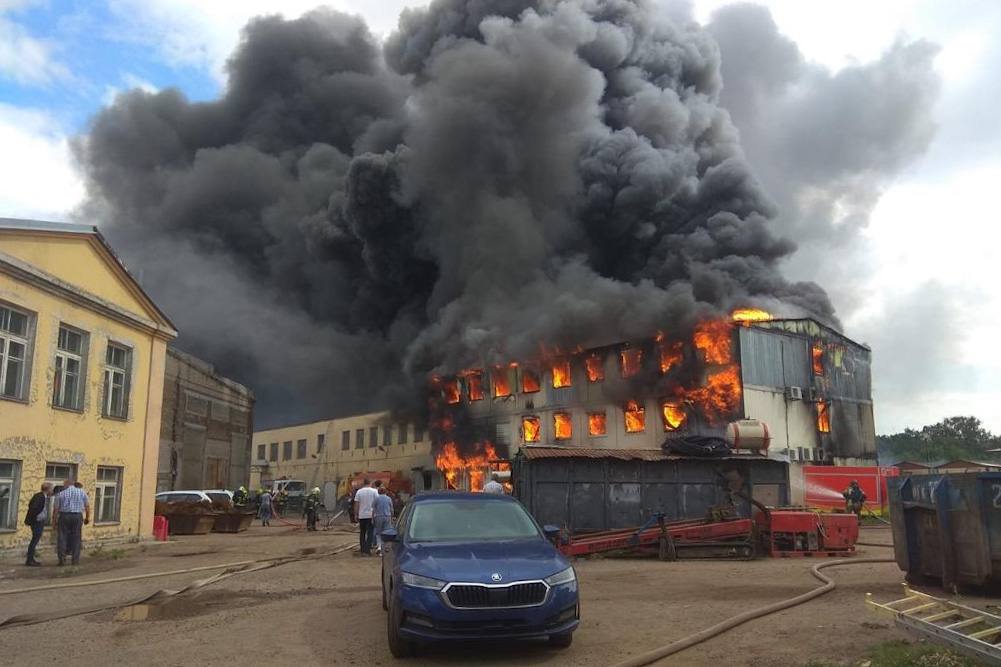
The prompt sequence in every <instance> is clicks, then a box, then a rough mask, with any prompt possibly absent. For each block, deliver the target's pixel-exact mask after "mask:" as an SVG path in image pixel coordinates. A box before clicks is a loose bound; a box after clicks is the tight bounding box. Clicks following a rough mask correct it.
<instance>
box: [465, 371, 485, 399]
mask: <svg viewBox="0 0 1001 667" xmlns="http://www.w3.org/2000/svg"><path fill="white" fill-rule="evenodd" d="M466 388H467V390H468V391H469V400H470V401H482V400H483V394H484V392H483V371H470V372H469V373H467V374H466Z"/></svg>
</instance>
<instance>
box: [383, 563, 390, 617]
mask: <svg viewBox="0 0 1001 667" xmlns="http://www.w3.org/2000/svg"><path fill="white" fill-rule="evenodd" d="M382 609H383V611H389V604H387V603H386V573H385V572H383V573H382Z"/></svg>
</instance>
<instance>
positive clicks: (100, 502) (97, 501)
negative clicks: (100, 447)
mask: <svg viewBox="0 0 1001 667" xmlns="http://www.w3.org/2000/svg"><path fill="white" fill-rule="evenodd" d="M102 471H103V472H106V471H114V473H115V479H114V481H109V480H106V479H101V472H102ZM124 472H125V469H124V468H122V467H119V466H97V471H96V472H95V476H94V525H97V526H101V525H104V526H107V525H111V524H116V523H121V521H122V486H123V484H122V481H123V480H122V478H123V477H124ZM107 488H113V489H114V490H115V496H114V499H113V500H112V502H113V503H114V506H113V508H112V512H113V515H114V516H113V518H111V519H102V518H101V515H102V510H103V509H104V501H105V500H106V497H105V494H106V492H104V493H102V490H104V489H107Z"/></svg>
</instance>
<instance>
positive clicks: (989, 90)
mask: <svg viewBox="0 0 1001 667" xmlns="http://www.w3.org/2000/svg"><path fill="white" fill-rule="evenodd" d="M665 1H666V0H665ZM316 4H317V3H316V2H315V1H307V2H302V1H300V0H286V1H284V2H278V1H277V0H270V1H269V0H244V1H242V2H230V1H225V0H216V1H214V2H210V3H206V2H198V1H195V0H88V1H73V0H0V148H2V153H0V217H33V218H43V219H56V220H66V219H74V214H75V212H76V210H77V207H78V206H79V204H80V202H81V201H82V199H83V198H84V195H85V190H84V186H83V184H82V182H81V178H80V175H79V172H78V170H77V168H76V167H75V165H74V163H73V159H72V156H71V151H70V149H69V142H70V140H71V139H72V138H73V137H75V136H78V135H81V134H86V132H87V131H88V121H89V119H90V118H91V117H92V116H93V115H94V114H95V113H96V112H97V111H98V110H99V109H101V108H102V107H103V106H105V105H107V104H108V103H109V102H111V101H112V100H113V99H114V97H115V95H117V94H118V93H119V92H121V91H125V90H128V89H132V88H137V87H138V88H142V89H145V90H149V91H155V90H160V89H163V88H168V87H176V88H178V89H180V90H181V91H182V92H183V93H184V94H185V95H186V96H187V97H188V98H189V99H191V100H210V99H213V98H215V97H216V96H217V95H218V94H219V93H220V91H221V90H222V89H223V87H224V86H225V64H226V59H227V57H228V55H229V54H230V53H231V52H232V50H233V48H234V46H235V45H236V44H237V43H238V40H239V38H240V30H241V29H242V27H243V25H244V24H245V23H246V21H247V19H249V18H251V17H253V16H256V15H260V14H265V13H281V14H282V15H284V16H286V17H287V18H292V17H295V16H298V15H299V14H301V13H302V12H303V11H306V10H309V9H311V8H313V7H314V6H316ZM327 4H328V5H330V6H332V7H334V8H336V9H339V10H342V11H346V12H350V13H354V14H359V15H361V16H363V17H364V19H365V20H366V22H367V23H368V25H369V26H370V28H371V29H372V31H373V32H374V33H375V34H376V35H377V36H380V37H384V36H387V35H389V34H390V33H391V32H392V31H393V29H394V27H395V25H396V21H397V16H398V14H399V12H400V11H401V10H402V9H403V8H404V7H406V6H408V5H415V6H416V5H419V4H422V3H406V2H401V1H399V0H380V2H359V1H357V0H340V1H338V2H330V3H327ZM673 4H676V3H673ZM727 4H729V3H726V2H721V1H718V0H700V1H696V2H694V3H693V4H692V11H693V13H694V15H695V17H696V18H697V19H698V20H699V21H700V22H702V23H710V22H711V21H712V20H713V16H714V12H717V11H718V10H720V9H721V8H723V7H724V6H725V5H727ZM758 4H761V5H764V6H765V7H766V8H767V9H768V11H769V12H770V15H771V18H772V20H774V23H775V25H776V26H777V29H778V31H779V32H780V33H781V35H782V36H784V37H785V38H787V39H788V40H791V42H793V43H795V45H796V47H798V49H799V51H800V53H801V54H802V57H803V59H804V60H805V61H806V62H807V63H808V64H809V66H810V67H811V68H813V69H811V71H812V72H814V73H815V74H816V75H817V76H825V77H829V78H831V79H832V80H834V79H836V78H837V77H838V75H839V74H842V73H843V74H846V77H845V78H849V77H848V76H847V75H850V74H851V73H852V72H854V71H855V70H856V69H858V68H860V67H865V66H867V65H869V64H872V63H875V62H877V61H879V60H880V59H881V58H884V57H885V56H886V54H887V53H888V52H890V50H892V49H893V48H894V47H895V45H898V44H900V43H902V42H904V41H912V40H926V41H927V42H928V43H930V44H932V45H934V46H935V48H936V49H937V50H936V52H935V55H934V70H935V73H936V74H937V75H938V77H939V79H940V89H939V93H938V95H937V97H935V98H934V100H933V101H932V102H930V103H928V104H929V105H930V106H931V108H930V109H928V110H927V111H928V114H929V116H930V118H931V120H932V130H933V134H932V135H931V138H930V141H929V142H927V146H926V147H925V148H923V149H922V150H921V151H920V152H919V153H917V154H914V155H910V156H908V158H907V159H906V160H905V161H903V162H902V163H901V164H900V166H899V167H898V168H896V169H894V170H893V174H892V178H888V179H886V180H884V181H881V182H880V183H879V184H878V187H874V188H872V192H871V196H872V201H870V202H868V205H867V206H866V210H865V214H864V215H863V219H862V220H861V221H860V222H859V221H856V222H855V223H852V225H851V226H850V229H849V227H848V225H847V223H846V229H845V232H844V233H845V234H846V235H851V240H850V241H848V242H842V243H833V242H831V240H830V239H829V238H810V235H809V234H805V235H804V238H802V239H800V238H796V235H795V234H794V235H793V237H794V240H796V241H797V242H799V243H800V244H801V246H802V248H803V252H801V253H800V254H799V255H798V257H799V258H800V259H799V260H798V261H797V256H794V257H793V258H792V259H791V260H789V261H788V266H787V267H786V272H787V273H788V274H789V275H790V277H792V278H795V279H806V280H814V281H816V282H818V283H820V284H821V285H823V286H824V287H825V288H827V289H828V291H829V292H830V293H831V295H832V298H833V300H834V303H835V306H836V307H837V310H838V313H839V316H840V318H841V321H842V324H843V325H844V331H845V333H846V334H847V335H848V336H849V337H851V338H853V339H855V340H858V341H860V342H865V343H868V344H869V345H871V346H872V348H873V359H874V368H873V383H874V398H875V412H876V422H877V432H879V433H892V432H896V431H899V430H901V429H903V428H904V427H920V426H922V425H925V424H930V423H934V422H936V421H939V420H940V419H942V418H944V417H947V416H952V415H960V414H962V415H967V414H969V415H975V416H977V417H979V418H981V419H982V420H983V421H984V422H985V423H986V425H987V426H988V427H989V428H991V429H992V430H994V431H995V432H1001V357H999V355H998V353H997V352H996V351H995V350H996V349H997V348H996V347H995V345H996V343H995V341H996V339H997V337H998V336H997V333H996V332H998V331H1001V281H999V280H998V279H997V272H998V267H999V266H1001V231H999V224H998V223H999V221H998V216H997V213H996V212H995V210H996V209H995V208H994V206H993V204H994V201H993V195H994V189H995V188H996V187H997V184H998V183H1001V150H999V148H1001V114H998V113H997V111H996V103H997V101H998V100H1001V44H999V43H998V42H997V40H996V39H992V37H993V36H994V35H997V34H999V33H1001V3H996V2H991V1H984V2H977V1H974V0H960V1H957V2H953V3H941V2H930V1H929V2H921V1H915V0H883V1H882V2H879V3H872V2H860V1H854V0H839V1H827V0H816V1H813V2H808V3H807V2H801V1H797V0H775V1H771V2H768V1H764V2H760V3H758ZM664 11H671V7H670V6H665V8H664ZM724 69H725V67H724ZM724 86H726V82H725V81H724ZM731 89H732V87H731ZM726 90H727V89H726V88H725V89H724V98H725V93H726ZM796 94H797V90H795V89H793V90H790V91H787V96H788V97H790V98H792V99H795V97H796ZM881 103H882V100H881V99H880V96H879V95H878V94H875V95H874V96H873V99H872V104H873V105H878V104H881ZM919 103H922V102H921V101H919V100H915V104H919ZM737 104H738V101H736V100H735V101H734V105H735V106H736V105H737ZM734 113H735V119H736V121H737V124H738V129H740V130H741V132H742V133H743V135H744V139H745V141H746V143H747V144H748V154H749V158H750V159H751V162H752V166H753V167H757V168H760V170H761V171H762V173H763V174H765V173H768V170H769V166H770V165H769V164H767V160H768V158H769V156H768V155H763V154H761V153H760V152H759V153H758V154H756V153H755V151H754V150H753V146H754V144H755V139H756V137H755V136H754V132H759V131H764V130H763V129H762V126H755V127H752V126H750V125H745V126H741V116H740V115H739V114H738V113H737V111H736V110H735V111H734ZM781 131H782V130H781V128H775V127H771V128H768V132H770V133H771V134H773V135H774V134H776V133H781ZM803 150H808V149H807V147H805V146H804V148H803ZM756 162H757V164H755V163H756ZM765 180H766V183H767V178H766V179H765ZM846 219H847V216H846ZM801 224H802V225H804V226H807V227H808V225H809V224H810V220H803V221H801ZM805 228H806V227H804V229H805ZM794 229H796V228H794Z"/></svg>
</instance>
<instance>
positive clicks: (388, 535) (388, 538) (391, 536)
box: [379, 528, 399, 542]
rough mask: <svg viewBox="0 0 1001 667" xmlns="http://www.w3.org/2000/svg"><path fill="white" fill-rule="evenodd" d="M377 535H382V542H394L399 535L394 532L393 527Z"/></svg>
mask: <svg viewBox="0 0 1001 667" xmlns="http://www.w3.org/2000/svg"><path fill="white" fill-rule="evenodd" d="M379 535H380V536H381V537H382V541H383V542H395V541H396V540H397V538H398V537H399V533H397V532H396V529H395V528H387V529H386V530H384V531H382V532H381V533H379Z"/></svg>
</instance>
